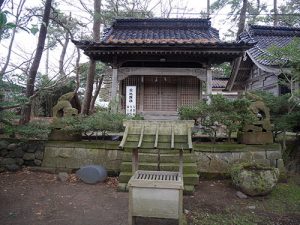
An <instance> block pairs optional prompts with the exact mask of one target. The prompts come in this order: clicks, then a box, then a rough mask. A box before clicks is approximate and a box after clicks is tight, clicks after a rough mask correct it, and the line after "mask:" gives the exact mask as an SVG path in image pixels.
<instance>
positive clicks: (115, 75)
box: [110, 68, 118, 100]
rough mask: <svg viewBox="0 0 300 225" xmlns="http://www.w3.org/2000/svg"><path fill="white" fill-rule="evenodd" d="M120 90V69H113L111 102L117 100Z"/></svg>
mask: <svg viewBox="0 0 300 225" xmlns="http://www.w3.org/2000/svg"><path fill="white" fill-rule="evenodd" d="M117 90H118V69H117V68H113V70H112V77H111V94H110V100H115V98H116V96H117Z"/></svg>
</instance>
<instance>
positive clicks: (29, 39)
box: [0, 0, 285, 72]
mask: <svg viewBox="0 0 300 225" xmlns="http://www.w3.org/2000/svg"><path fill="white" fill-rule="evenodd" d="M152 1H153V3H152V4H154V5H155V4H156V3H157V2H158V1H160V0H152ZM174 1H175V5H177V6H178V7H177V8H178V9H176V10H175V12H179V13H180V12H181V9H182V8H185V7H187V9H188V10H187V12H188V13H186V14H185V15H184V17H187V18H190V17H199V13H200V12H201V11H206V4H207V0H174ZM60 2H62V3H61V4H60V5H59V6H58V8H59V9H60V10H61V11H62V12H64V13H65V14H67V15H68V14H69V13H70V12H72V16H74V17H77V18H80V19H81V20H85V18H83V16H84V13H83V12H82V7H81V6H80V5H79V1H77V0H64V1H62V0H61V1H60ZM64 2H65V3H64ZM85 2H87V4H88V6H90V7H91V8H92V7H93V1H92V0H86V1H85ZM213 2H214V0H211V3H213ZM261 2H262V3H267V4H268V6H269V8H272V4H273V1H270V0H269V1H267V0H261ZM284 2H285V1H283V0H278V5H280V4H284ZM66 3H70V4H74V5H73V6H70V5H66ZM176 3H177V4H176ZM40 4H41V0H27V2H26V6H27V7H29V8H30V7H32V6H37V5H40ZM228 10H229V9H224V10H222V11H220V12H219V13H218V14H217V15H215V14H213V15H211V18H212V26H213V27H215V28H217V29H218V30H220V34H221V37H224V33H226V31H227V30H228V29H229V28H230V27H231V25H230V23H229V21H228V19H226V13H227V12H228ZM155 16H156V17H159V16H160V9H159V8H156V9H155ZM85 17H87V16H86V15H85ZM171 17H182V14H176V13H174V14H172V15H171ZM91 24H92V23H90V25H91ZM233 29H234V27H233ZM91 30H92V29H91V27H90V28H89V29H88V30H87V31H85V32H86V33H87V34H88V33H89V32H91ZM37 37H38V35H37V34H36V35H35V36H33V35H32V34H28V33H26V32H22V31H21V32H18V33H17V35H16V41H15V43H14V48H13V49H14V52H13V54H12V61H24V59H22V58H21V57H20V56H18V54H16V53H19V54H21V55H22V54H23V55H24V52H25V53H32V51H33V50H34V48H35V47H36V43H37ZM8 41H9V40H3V41H1V45H0V52H1V55H0V57H1V58H2V57H6V49H7V46H8V43H9V42H8ZM72 49H74V45H73V44H72V43H70V44H69V47H68V51H69V52H73V50H72ZM4 53H5V54H4ZM59 54H60V50H58V49H57V50H55V51H51V52H50V58H51V60H50V65H49V66H50V67H51V68H57V65H58V60H59ZM44 55H45V54H44ZM28 56H29V54H28ZM82 60H87V58H85V57H84V56H83V58H82ZM40 71H42V72H44V71H45V57H43V59H42V62H41V64H40ZM50 72H51V71H50Z"/></svg>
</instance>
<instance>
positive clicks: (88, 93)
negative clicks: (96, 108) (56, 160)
mask: <svg viewBox="0 0 300 225" xmlns="http://www.w3.org/2000/svg"><path fill="white" fill-rule="evenodd" d="M100 12H101V0H94V23H93V40H94V41H99V40H100V25H101V18H100ZM95 72H96V62H95V61H94V60H92V59H90V65H89V72H88V77H87V81H86V88H85V94H84V100H83V105H82V109H81V114H84V115H88V114H89V109H90V105H91V99H92V94H93V85H94V78H95Z"/></svg>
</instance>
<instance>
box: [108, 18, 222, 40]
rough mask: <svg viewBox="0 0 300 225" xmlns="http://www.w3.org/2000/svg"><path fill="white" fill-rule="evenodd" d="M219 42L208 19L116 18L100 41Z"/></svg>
mask: <svg viewBox="0 0 300 225" xmlns="http://www.w3.org/2000/svg"><path fill="white" fill-rule="evenodd" d="M216 42H220V39H219V33H218V31H217V30H216V29H214V28H212V27H211V23H210V20H209V19H117V20H116V21H115V22H114V23H113V25H112V26H111V27H110V28H109V29H107V30H106V31H105V34H104V36H103V39H102V44H199V43H216Z"/></svg>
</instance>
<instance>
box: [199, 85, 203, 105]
mask: <svg viewBox="0 0 300 225" xmlns="http://www.w3.org/2000/svg"><path fill="white" fill-rule="evenodd" d="M202 90H203V81H202V80H199V100H200V101H202Z"/></svg>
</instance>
